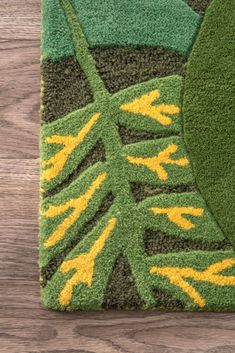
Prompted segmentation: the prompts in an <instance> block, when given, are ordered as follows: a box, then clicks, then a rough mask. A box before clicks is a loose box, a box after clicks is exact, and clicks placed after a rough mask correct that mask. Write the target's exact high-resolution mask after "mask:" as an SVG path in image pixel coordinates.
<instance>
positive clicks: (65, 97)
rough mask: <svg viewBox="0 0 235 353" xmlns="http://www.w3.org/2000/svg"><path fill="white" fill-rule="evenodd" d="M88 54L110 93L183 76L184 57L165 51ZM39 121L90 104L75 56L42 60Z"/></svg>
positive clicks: (94, 51) (108, 50)
mask: <svg viewBox="0 0 235 353" xmlns="http://www.w3.org/2000/svg"><path fill="white" fill-rule="evenodd" d="M91 54H92V56H93V58H94V60H95V62H96V67H97V70H98V72H99V74H100V76H101V78H102V80H103V82H104V84H105V86H106V88H107V89H108V90H109V92H111V93H116V92H118V91H119V90H121V89H124V88H127V87H129V86H131V85H134V84H136V83H141V82H144V81H147V80H150V79H152V78H155V77H164V76H169V75H176V74H178V75H183V73H184V64H185V62H186V60H185V58H183V57H182V56H180V55H178V54H176V53H174V52H172V51H170V50H166V49H162V48H152V47H141V48H118V47H115V48H95V49H92V50H91ZM41 73H42V79H43V86H44V94H43V97H42V105H43V111H42V119H43V120H44V121H46V122H49V121H53V120H56V119H58V118H62V117H63V116H64V115H66V114H68V113H70V112H72V111H73V110H76V109H78V108H82V107H84V106H86V105H87V104H88V103H91V102H92V101H93V95H92V93H91V90H90V88H89V85H88V82H87V79H86V77H85V75H84V73H83V72H82V70H81V67H80V65H79V63H78V62H77V60H76V58H75V57H66V58H63V59H61V60H59V61H53V60H51V59H49V60H43V62H42V65H41Z"/></svg>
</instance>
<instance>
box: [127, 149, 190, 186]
mask: <svg viewBox="0 0 235 353" xmlns="http://www.w3.org/2000/svg"><path fill="white" fill-rule="evenodd" d="M177 149H178V146H177V145H175V144H173V143H172V144H170V145H168V146H167V148H165V149H164V150H163V151H161V152H159V154H158V155H157V156H155V157H147V158H142V157H133V156H128V157H127V159H128V161H129V162H130V163H132V164H137V165H144V166H145V167H147V168H148V169H150V170H151V171H153V172H155V173H156V174H157V176H158V177H159V179H161V180H167V179H168V173H167V171H166V170H165V169H164V168H163V166H162V165H164V164H175V165H177V166H180V167H184V166H186V165H188V164H189V160H188V159H187V158H186V157H184V158H179V159H171V158H170V155H171V154H173V153H175V152H176V151H177Z"/></svg>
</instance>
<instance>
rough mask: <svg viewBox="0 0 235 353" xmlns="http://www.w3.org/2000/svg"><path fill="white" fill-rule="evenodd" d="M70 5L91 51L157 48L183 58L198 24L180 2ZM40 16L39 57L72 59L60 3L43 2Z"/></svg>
mask: <svg viewBox="0 0 235 353" xmlns="http://www.w3.org/2000/svg"><path fill="white" fill-rule="evenodd" d="M71 3H72V4H73V6H74V9H75V10H76V12H77V16H78V18H79V21H80V23H81V27H82V30H83V31H84V34H85V36H86V38H87V41H88V44H89V46H90V47H91V48H94V47H113V46H143V45H144V46H160V47H163V48H166V49H172V50H175V51H176V52H178V53H180V54H183V55H187V53H188V51H189V49H190V48H191V43H192V40H193V39H194V37H195V35H196V33H197V30H198V25H199V23H200V17H199V15H198V14H197V13H196V12H194V11H193V10H192V8H191V7H190V6H188V5H187V4H186V3H185V1H183V0H155V1H143V0H135V1H130V0H96V1H90V0H73V1H71ZM44 14H46V15H45V16H44ZM42 16H43V30H42V55H43V58H51V59H54V60H56V59H59V58H62V57H65V56H73V55H74V47H73V44H72V41H71V35H70V33H69V29H68V25H67V22H66V17H65V15H64V13H63V11H62V9H61V6H60V1H59V0H55V1H51V0H44V1H43V7H42Z"/></svg>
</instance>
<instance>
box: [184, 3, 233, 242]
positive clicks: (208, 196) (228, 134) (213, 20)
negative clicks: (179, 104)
mask: <svg viewBox="0 0 235 353" xmlns="http://www.w3.org/2000/svg"><path fill="white" fill-rule="evenodd" d="M234 33H235V2H234V0H226V1H224V0H214V1H213V2H212V3H211V5H210V6H209V8H208V10H207V12H206V15H205V17H204V21H203V23H202V26H201V30H200V33H199V36H198V38H197V40H196V43H195V45H194V47H193V50H192V53H191V55H190V58H189V62H188V64H187V72H186V79H185V87H184V92H185V93H184V98H183V115H184V136H185V141H186V144H187V148H188V151H189V154H190V157H191V160H192V163H193V169H194V174H195V177H196V182H197V184H198V186H199V188H200V190H201V192H202V194H203V196H204V198H205V200H206V202H207V204H208V205H209V207H210V209H211V211H212V213H213V214H214V216H215V218H216V220H217V222H218V223H219V225H220V226H221V228H222V229H223V231H224V233H225V235H226V236H227V237H228V239H230V241H231V243H232V244H233V245H234V246H235V217H234V210H235V178H234V175H235V163H234V156H235V119H234V113H235V101H234V87H235V65H234V52H235V41H234Z"/></svg>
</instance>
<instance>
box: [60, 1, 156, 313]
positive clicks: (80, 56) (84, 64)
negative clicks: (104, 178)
mask: <svg viewBox="0 0 235 353" xmlns="http://www.w3.org/2000/svg"><path fill="white" fill-rule="evenodd" d="M60 1H61V3H62V6H63V8H64V11H65V14H66V17H67V20H68V24H69V27H70V31H71V34H72V38H73V42H74V47H75V52H76V58H77V60H78V62H79V64H80V66H81V68H82V70H83V71H84V73H85V75H86V77H87V79H88V81H89V84H90V86H91V89H92V91H93V94H94V99H95V101H96V102H99V103H100V105H101V106H103V107H104V109H103V110H104V112H103V114H104V115H105V118H106V119H105V121H104V125H106V128H105V126H103V134H102V140H103V142H104V146H105V150H106V160H107V163H111V164H112V165H113V168H112V172H111V180H112V190H113V192H114V194H115V196H116V200H117V202H118V203H119V204H120V205H122V207H121V209H120V212H122V214H123V217H126V218H127V219H128V218H129V221H130V219H131V218H132V217H133V211H134V210H135V202H134V198H133V195H132V192H131V187H130V185H129V182H128V180H127V179H126V175H125V170H123V169H120V167H119V164H120V163H122V158H123V157H122V144H121V141H120V136H119V133H118V129H117V126H116V124H115V123H114V122H113V121H112V120H111V119H110V116H109V115H110V114H115V112H113V109H112V104H111V101H110V97H111V95H110V94H109V92H108V91H107V90H106V88H105V86H104V83H103V81H102V80H101V78H100V76H99V74H98V72H97V70H96V65H95V61H94V59H93V58H92V56H91V54H90V51H89V45H88V43H87V41H86V38H85V36H84V34H83V31H82V29H81V27H80V24H79V22H78V19H77V16H76V13H75V11H74V9H73V6H72V5H71V3H70V1H69V0H60ZM101 110H102V109H101ZM107 113H108V114H107ZM109 113H110V114H109ZM107 131H108V134H107ZM118 161H120V163H118ZM130 209H131V210H132V212H131V213H130ZM127 223H128V222H127ZM135 223H136V224H135V226H136V229H133V230H132V232H131V233H132V241H131V244H132V248H130V247H129V248H128V249H129V252H130V254H127V256H128V258H129V261H130V265H131V266H132V265H133V262H132V256H131V254H132V252H133V249H135V251H136V253H138V254H139V255H140V256H141V255H143V250H142V248H141V246H140V244H139V242H138V236H136V234H137V233H138V232H137V229H138V228H139V226H140V224H139V223H138V222H135ZM134 240H136V241H134ZM132 270H133V269H132ZM141 270H142V267H141ZM146 275H148V274H147V273H142V276H146ZM134 276H136V277H138V276H139V273H138V272H136V273H134ZM137 287H138V292H139V294H140V295H141V297H142V300H143V301H144V303H145V305H147V306H152V305H153V303H154V298H153V296H152V291H151V288H150V287H149V286H148V285H146V284H145V285H142V284H141V281H137Z"/></svg>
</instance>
